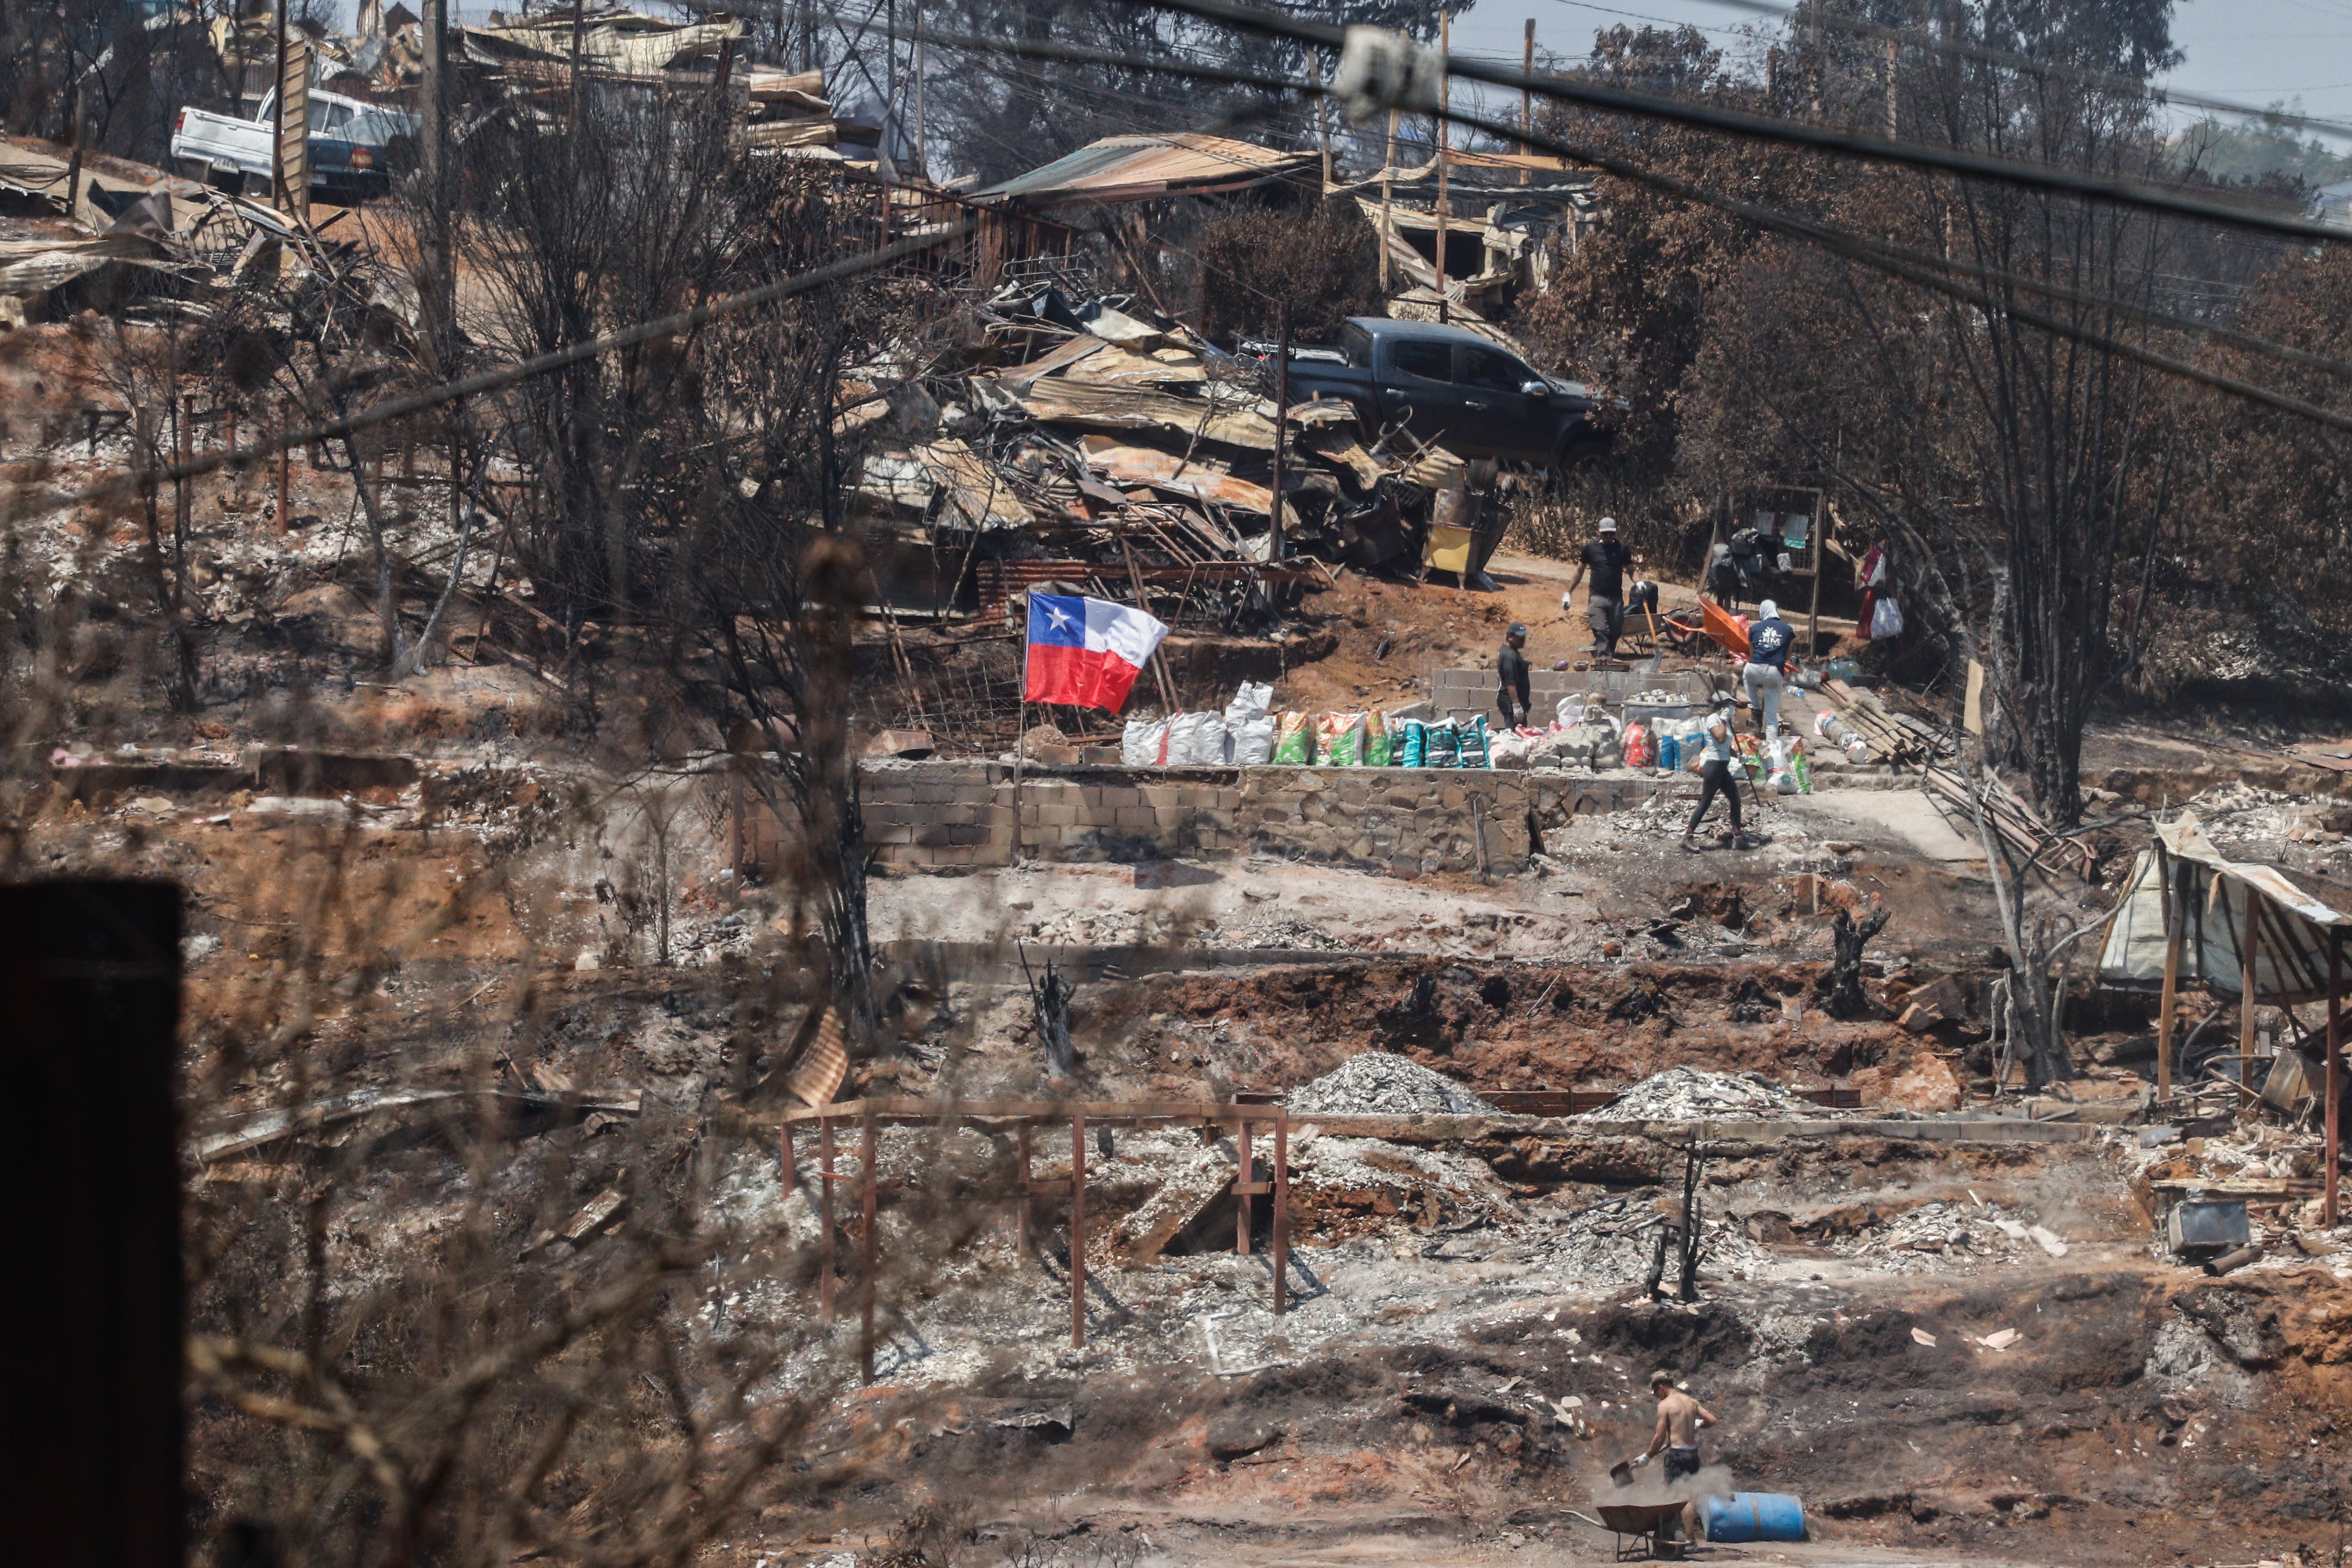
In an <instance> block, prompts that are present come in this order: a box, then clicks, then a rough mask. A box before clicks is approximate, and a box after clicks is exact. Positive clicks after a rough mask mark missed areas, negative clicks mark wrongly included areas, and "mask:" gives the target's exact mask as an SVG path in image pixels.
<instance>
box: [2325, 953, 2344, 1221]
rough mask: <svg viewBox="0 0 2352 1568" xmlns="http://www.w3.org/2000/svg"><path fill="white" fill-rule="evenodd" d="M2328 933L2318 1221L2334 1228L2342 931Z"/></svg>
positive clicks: (2341, 1044)
mask: <svg viewBox="0 0 2352 1568" xmlns="http://www.w3.org/2000/svg"><path fill="white" fill-rule="evenodd" d="M2327 934H2328V936H2329V938H2330V941H2329V942H2328V943H2327V1152H2326V1158H2327V1187H2326V1201H2325V1202H2324V1203H2323V1204H2322V1205H2321V1206H2320V1213H2319V1222H2320V1224H2322V1225H2325V1226H2328V1227H2329V1228H2330V1229H2333V1228H2334V1227H2335V1226H2336V1158H2337V1154H2338V1152H2339V1151H2340V1150H2341V1148H2342V1143H2341V1142H2340V1134H2339V1133H2338V1131H2337V1129H2336V1100H2337V1099H2338V1098H2339V1097H2340V1096H2341V1094H2342V1092H2343V1087H2342V1086H2343V1079H2340V1078H2338V1077H2337V1076H2336V1062H2337V1061H2338V1060H2339V1059H2341V1058H2342V1056H2343V1052H2344V928H2343V927H2341V926H2338V927H2336V929H2335V930H2334V931H2330V932H2328V933H2327Z"/></svg>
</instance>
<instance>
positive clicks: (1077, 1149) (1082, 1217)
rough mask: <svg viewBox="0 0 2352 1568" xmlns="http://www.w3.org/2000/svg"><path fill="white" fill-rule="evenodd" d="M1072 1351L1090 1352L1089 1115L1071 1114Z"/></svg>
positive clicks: (1083, 1112) (1077, 1111)
mask: <svg viewBox="0 0 2352 1568" xmlns="http://www.w3.org/2000/svg"><path fill="white" fill-rule="evenodd" d="M1070 1348H1071V1349H1072V1350H1074V1351H1082V1350H1084V1349H1086V1348H1087V1113H1086V1112H1085V1111H1083V1110H1074V1111H1072V1112H1070Z"/></svg>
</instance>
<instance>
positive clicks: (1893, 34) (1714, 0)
mask: <svg viewBox="0 0 2352 1568" xmlns="http://www.w3.org/2000/svg"><path fill="white" fill-rule="evenodd" d="M1567 3H1568V4H1570V5H1574V4H1578V3H1579V0H1567ZM1706 3H1707V4H1708V5H1721V6H1726V7H1727V8H1729V9H1731V10H1735V11H1745V12H1748V14H1749V15H1751V16H1770V17H1773V18H1774V19H1776V20H1779V21H1783V22H1790V23H1798V22H1801V23H1803V24H1804V25H1805V26H1812V27H1828V28H1830V29H1832V30H1833V31H1835V32H1840V33H1851V34H1853V35H1854V36H1855V37H1864V38H1877V39H1881V40H1883V41H1885V42H1887V43H1893V44H1899V45H1902V46H1904V47H1908V48H1918V49H1927V50H1930V51H1932V52H1933V53H1936V54H1941V55H1958V56H1959V57H1960V58H1964V59H1971V60H1977V61H1980V62H1982V63H1983V64H1986V65H1995V66H2004V67H2007V68H2011V69H2013V70H2021V71H2028V72H2031V73H2032V74H2033V75H2035V76H2043V77H2049V78H2051V79H2054V80H2059V81H2072V82H2079V83H2081V84H2082V85H2083V86H2084V87H2095V88H2098V89H2102V90H2103V91H2108V92H2124V93H2129V94H2131V95H2132V96H2133V97H2135V98H2146V99H2149V100H2153V101H2155V102H2157V103H2165V104H2172V103H2185V104H2187V105H2189V107H2190V108H2192V109H2207V110H2213V111H2214V112H2215V113H2218V114H2242V115H2246V116H2249V117H2251V118H2253V119H2257V120H2264V121H2269V122H2271V123H2272V124H2273V125H2292V126H2294V127H2295V128H2296V129H2297V130H2303V131H2315V132H2323V133H2325V134H2326V135H2329V136H2346V137H2352V125H2347V124H2344V123H2342V122H2341V121H2334V120H2321V119H2318V118H2315V116H2312V115H2306V114H2288V113H2284V112H2283V111H2281V110H2270V109H2257V108H2255V107H2254V106H2253V105H2252V104H2247V103H2234V102H2232V101H2231V100H2228V99H2226V98H2209V97H2206V96H2205V95H2203V94H2201V93H2194V92H2176V91H2174V90H2172V89H2170V88H2164V87H2152V86H2150V85H2149V84H2148V83H2147V82H2145V81H2137V80H2135V79H2132V78H2130V77H2124V76H2116V75H2113V74H2112V73H2110V72H2106V71H2091V70H2083V69H2080V68H2076V67H2074V66H2063V65H2059V64H2057V63H2056V62H2055V61H2052V60H2037V59H2035V58H2033V57H2032V56H2031V55H2021V54H2015V53H2012V52H2011V51H2010V50H2008V49H1996V48H1992V47H1988V46H1986V45H1983V44H1969V43H1962V42H1960V41H1959V40H1958V39H1956V38H1937V37H1934V36H1933V35H1932V34H1929V33H1927V32H1926V31H1924V30H1921V29H1919V28H1916V27H1889V26H1882V25H1881V24H1879V23H1876V22H1858V21H1855V20H1853V19H1852V18H1851V17H1845V16H1833V15H1832V14H1830V13H1829V12H1828V11H1826V10H1825V9H1822V7H1821V6H1820V5H1818V4H1816V5H1815V8H1814V9H1813V10H1812V11H1810V12H1801V11H1796V10H1792V9H1790V8H1788V7H1785V6H1780V5H1769V4H1768V3H1767V0H1706Z"/></svg>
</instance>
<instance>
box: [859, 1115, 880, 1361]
mask: <svg viewBox="0 0 2352 1568" xmlns="http://www.w3.org/2000/svg"><path fill="white" fill-rule="evenodd" d="M863 1121H864V1123H865V1125H864V1126H863V1127H862V1128H860V1129H859V1141H858V1150H857V1153H858V1158H859V1159H860V1160H861V1161H863V1162H864V1163H865V1166H866V1170H865V1173H864V1175H863V1177H862V1178H861V1179H862V1180H863V1181H864V1183H865V1185H866V1203H865V1214H866V1234H865V1235H864V1236H862V1237H859V1238H858V1246H857V1254H858V1256H857V1313H858V1327H857V1374H858V1376H859V1377H860V1378H862V1379H863V1380H864V1381H866V1382H867V1383H872V1382H873V1381H874V1259H875V1253H876V1250H877V1248H876V1242H877V1231H878V1229H879V1228H880V1227H879V1226H877V1224H876V1222H875V1209H876V1206H877V1205H876V1198H877V1194H876V1191H875V1189H876V1186H877V1181H876V1179H875V1171H874V1167H875V1166H876V1165H877V1163H879V1162H878V1161H877V1160H876V1159H875V1157H874V1142H875V1138H874V1112H873V1111H872V1110H867V1111H866V1114H865V1116H864V1118H863Z"/></svg>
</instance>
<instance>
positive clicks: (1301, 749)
mask: <svg viewBox="0 0 2352 1568" xmlns="http://www.w3.org/2000/svg"><path fill="white" fill-rule="evenodd" d="M1274 760H1275V762H1276V763H1277V764H1280V763H1290V764H1293V765H1295V766H1297V767H1305V766H1306V765H1307V763H1311V762H1313V761H1314V760H1315V726H1314V724H1313V723H1312V722H1310V721H1308V719H1307V715H1306V714H1304V713H1285V714H1284V715H1283V716H1282V722H1281V723H1279V724H1278V725H1276V727H1275V731H1274Z"/></svg>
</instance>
